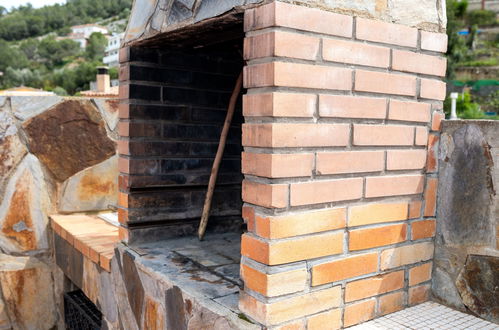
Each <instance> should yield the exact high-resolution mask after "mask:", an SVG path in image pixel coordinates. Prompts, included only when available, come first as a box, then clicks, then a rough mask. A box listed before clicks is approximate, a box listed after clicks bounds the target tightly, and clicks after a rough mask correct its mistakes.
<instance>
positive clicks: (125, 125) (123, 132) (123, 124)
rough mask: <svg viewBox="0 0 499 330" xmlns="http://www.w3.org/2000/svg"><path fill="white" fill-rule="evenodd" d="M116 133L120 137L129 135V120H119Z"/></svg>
mask: <svg viewBox="0 0 499 330" xmlns="http://www.w3.org/2000/svg"><path fill="white" fill-rule="evenodd" d="M118 134H119V135H120V136H122V137H128V136H130V122H129V121H121V120H120V121H119V122H118Z"/></svg>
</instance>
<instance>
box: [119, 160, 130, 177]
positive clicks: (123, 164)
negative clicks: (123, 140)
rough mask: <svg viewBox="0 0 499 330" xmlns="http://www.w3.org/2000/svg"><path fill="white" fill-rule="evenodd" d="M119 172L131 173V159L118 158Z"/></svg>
mask: <svg viewBox="0 0 499 330" xmlns="http://www.w3.org/2000/svg"><path fill="white" fill-rule="evenodd" d="M118 171H120V172H121V173H127V174H128V173H130V159H129V158H125V157H123V156H120V157H119V158H118Z"/></svg>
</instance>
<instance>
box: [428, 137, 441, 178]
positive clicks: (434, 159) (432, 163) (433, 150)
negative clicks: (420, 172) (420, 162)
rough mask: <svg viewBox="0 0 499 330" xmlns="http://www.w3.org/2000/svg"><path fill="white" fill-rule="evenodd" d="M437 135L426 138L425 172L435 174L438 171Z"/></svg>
mask: <svg viewBox="0 0 499 330" xmlns="http://www.w3.org/2000/svg"><path fill="white" fill-rule="evenodd" d="M438 141H439V138H438V135H434V134H430V135H429V136H428V158H427V161H426V171H427V172H429V173H432V172H436V171H437V169H438Z"/></svg>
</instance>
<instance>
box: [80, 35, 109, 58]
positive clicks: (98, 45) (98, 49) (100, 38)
mask: <svg viewBox="0 0 499 330" xmlns="http://www.w3.org/2000/svg"><path fill="white" fill-rule="evenodd" d="M106 46H107V38H106V36H104V35H103V34H102V33H100V32H94V33H92V34H91V35H90V37H89V38H88V42H87V47H86V49H85V57H86V58H87V59H88V60H90V61H94V60H98V61H102V58H103V57H104V52H105V50H106Z"/></svg>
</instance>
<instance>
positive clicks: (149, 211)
mask: <svg viewBox="0 0 499 330" xmlns="http://www.w3.org/2000/svg"><path fill="white" fill-rule="evenodd" d="M236 23H237V24H236ZM215 27H216V25H215ZM207 30H208V31H209V32H208V34H209V35H207V34H202V33H201V32H199V31H198V34H197V35H191V37H190V38H186V37H185V35H184V36H183V37H182V38H177V39H176V40H177V41H178V42H177V43H175V42H172V40H171V39H168V38H166V37H160V38H157V39H156V40H149V41H148V42H147V44H145V45H140V46H131V47H130V50H129V62H128V63H126V66H125V67H123V65H122V71H123V70H124V69H125V70H128V71H127V74H125V75H123V74H122V76H125V78H126V79H125V80H128V81H127V82H124V83H125V84H126V83H128V88H129V91H128V93H129V95H128V96H129V99H128V103H129V109H128V110H129V119H128V120H129V132H128V134H129V156H128V157H129V164H130V166H129V173H128V174H127V175H126V180H127V185H128V189H129V191H128V194H129V196H128V210H127V211H128V218H127V224H126V225H127V229H128V236H129V238H128V241H129V243H134V242H144V241H151V240H161V239H165V238H174V237H179V236H185V235H195V234H196V233H197V229H198V225H199V221H200V218H201V213H202V209H203V204H204V200H205V196H206V192H207V188H208V181H209V178H210V172H211V169H212V165H213V160H214V158H215V154H216V151H217V147H218V145H219V139H220V134H221V131H222V127H223V123H224V120H225V116H226V114H227V107H228V105H229V99H230V96H231V93H232V91H233V89H234V87H235V84H236V80H237V77H238V75H239V74H240V72H241V70H242V68H243V65H244V62H243V56H242V51H243V26H242V20H239V21H237V22H233V23H232V25H231V29H230V31H231V33H225V32H222V31H223V30H221V29H218V30H217V29H215V28H213V29H207ZM200 35H202V36H201V37H198V36H200ZM126 76H127V77H126ZM122 80H123V79H122ZM243 93H244V90H243V91H242V92H241V93H240V95H239V98H238V101H237V104H236V109H235V113H234V117H233V120H232V124H231V127H230V130H229V134H228V137H227V143H226V145H225V152H224V155H223V158H222V162H221V164H220V169H219V173H218V180H217V183H216V187H215V191H214V196H213V201H212V207H211V212H210V217H209V223H208V228H207V233H213V232H215V233H229V232H232V233H241V232H242V231H243V229H244V228H243V225H244V224H243V221H242V218H241V208H242V200H241V183H242V179H243V175H242V174H241V151H242V145H241V125H242V122H243V115H242V94H243ZM122 121H123V119H122ZM206 239H209V235H208V236H207V238H206Z"/></svg>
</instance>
